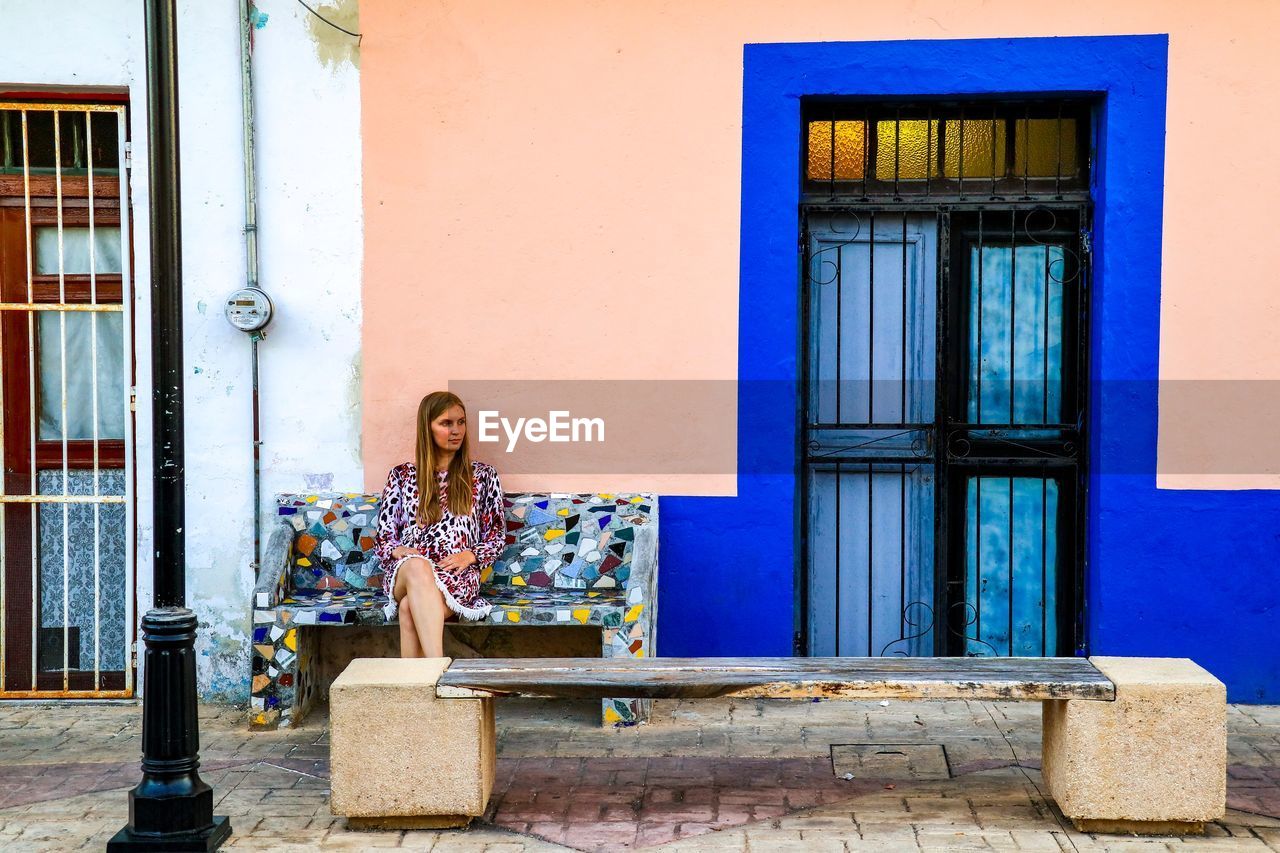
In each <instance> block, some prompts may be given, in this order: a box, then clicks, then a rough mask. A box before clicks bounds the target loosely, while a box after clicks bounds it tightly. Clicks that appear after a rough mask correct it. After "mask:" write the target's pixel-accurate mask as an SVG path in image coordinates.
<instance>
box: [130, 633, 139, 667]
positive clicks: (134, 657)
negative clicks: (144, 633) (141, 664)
mask: <svg viewBox="0 0 1280 853" xmlns="http://www.w3.org/2000/svg"><path fill="white" fill-rule="evenodd" d="M129 666H130V667H132V668H133V669H137V668H138V641H137V640H134V641H133V642H132V643H130V644H129Z"/></svg>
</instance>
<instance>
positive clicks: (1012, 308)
mask: <svg viewBox="0 0 1280 853" xmlns="http://www.w3.org/2000/svg"><path fill="white" fill-rule="evenodd" d="M1017 330H1018V214H1017V213H1015V212H1010V213H1009V423H1010V424H1014V423H1018V421H1016V420H1015V418H1017V417H1018V413H1017V410H1016V406H1017V388H1016V387H1015V385H1014V371H1015V368H1016V367H1017V359H1018V350H1017V346H1016V345H1015V342H1014V337H1015V334H1016V333H1017Z"/></svg>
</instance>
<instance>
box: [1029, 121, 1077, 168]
mask: <svg viewBox="0 0 1280 853" xmlns="http://www.w3.org/2000/svg"><path fill="white" fill-rule="evenodd" d="M1016 124H1017V127H1016V128H1015V129H1014V137H1013V138H1014V144H1013V176H1014V177H1015V178H1020V177H1023V176H1026V177H1028V178H1052V177H1055V176H1057V175H1062V176H1064V177H1075V175H1076V173H1077V172H1078V171H1079V168H1080V167H1079V161H1078V159H1077V154H1076V120H1075V119H1074V118H1064V119H1062V121H1061V122H1059V121H1058V119H1056V118H1033V119H1018V120H1017V122H1016ZM1028 150H1030V156H1028V153H1027V152H1028ZM1059 161H1060V162H1061V166H1059Z"/></svg>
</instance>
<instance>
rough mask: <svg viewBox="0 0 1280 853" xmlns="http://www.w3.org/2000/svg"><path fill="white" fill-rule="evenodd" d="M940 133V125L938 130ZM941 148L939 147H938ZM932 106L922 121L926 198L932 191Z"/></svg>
mask: <svg viewBox="0 0 1280 853" xmlns="http://www.w3.org/2000/svg"><path fill="white" fill-rule="evenodd" d="M938 132H939V134H941V132H942V128H941V123H939V128H938ZM939 148H941V146H939ZM932 184H933V105H932V104H931V105H930V106H929V109H928V110H927V111H926V112H925V120H924V197H925V198H928V197H929V196H930V195H931V193H932V191H933V187H932Z"/></svg>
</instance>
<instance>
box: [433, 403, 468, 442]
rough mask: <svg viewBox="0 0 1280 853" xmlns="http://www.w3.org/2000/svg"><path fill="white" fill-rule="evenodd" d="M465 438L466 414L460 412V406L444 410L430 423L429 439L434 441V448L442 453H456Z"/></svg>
mask: <svg viewBox="0 0 1280 853" xmlns="http://www.w3.org/2000/svg"><path fill="white" fill-rule="evenodd" d="M466 437H467V414H466V412H464V411H462V407H461V406H451V407H450V408H448V409H445V411H444V412H442V413H441V414H440V416H439V417H437V418H436V419H435V420H434V421H432V422H431V438H432V440H433V441H435V443H436V447H438V448H439V449H441V450H443V451H446V452H448V453H453V452H456V451H457V450H458V449H459V448H461V447H462V441H463V439H464V438H466Z"/></svg>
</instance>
